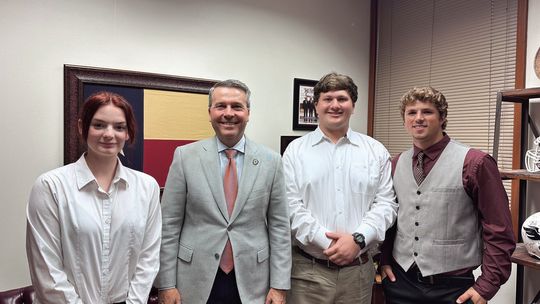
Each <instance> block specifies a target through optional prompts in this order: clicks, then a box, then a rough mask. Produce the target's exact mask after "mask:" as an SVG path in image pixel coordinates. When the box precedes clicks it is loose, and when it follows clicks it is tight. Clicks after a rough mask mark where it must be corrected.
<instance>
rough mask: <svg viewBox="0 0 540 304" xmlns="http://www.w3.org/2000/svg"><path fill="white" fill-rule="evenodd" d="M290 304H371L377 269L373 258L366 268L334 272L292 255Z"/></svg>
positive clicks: (350, 268)
mask: <svg viewBox="0 0 540 304" xmlns="http://www.w3.org/2000/svg"><path fill="white" fill-rule="evenodd" d="M292 258H293V266H292V276H291V290H289V292H288V294H287V303H288V304H315V303H317V304H319V303H320V304H353V303H354V304H370V303H371V291H372V286H373V279H374V277H375V268H374V267H373V262H372V260H371V257H370V259H369V261H368V262H367V263H365V264H363V265H359V266H350V267H343V268H340V269H332V268H328V267H327V266H324V265H321V264H318V263H314V262H312V261H311V260H309V259H307V258H305V257H304V256H302V255H300V254H299V253H298V252H296V250H293V254H292Z"/></svg>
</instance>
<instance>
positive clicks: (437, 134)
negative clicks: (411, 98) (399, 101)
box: [403, 100, 445, 149]
mask: <svg viewBox="0 0 540 304" xmlns="http://www.w3.org/2000/svg"><path fill="white" fill-rule="evenodd" d="M403 119H404V125H405V129H406V130H407V132H408V133H409V134H410V135H411V136H412V138H413V143H414V145H415V146H417V147H419V148H421V149H426V148H429V147H430V146H432V145H433V144H435V143H437V142H439V141H440V140H441V139H442V138H443V137H444V134H443V124H444V122H445V119H443V118H442V117H441V115H440V113H439V111H438V110H437V108H436V107H435V105H433V103H431V102H421V101H418V100H417V101H415V102H413V103H410V104H408V105H407V106H405V112H404V117H403Z"/></svg>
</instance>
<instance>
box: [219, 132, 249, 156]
mask: <svg viewBox="0 0 540 304" xmlns="http://www.w3.org/2000/svg"><path fill="white" fill-rule="evenodd" d="M216 140H217V148H218V153H220V152H222V151H224V150H227V149H235V150H236V151H238V152H241V153H245V152H244V151H245V150H246V136H245V135H243V136H242V138H240V140H239V141H238V142H237V143H236V145H234V146H233V147H227V146H226V145H225V144H224V143H222V142H221V141H220V140H219V138H218V137H217V136H216Z"/></svg>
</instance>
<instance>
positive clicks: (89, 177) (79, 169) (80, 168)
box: [75, 153, 129, 190]
mask: <svg viewBox="0 0 540 304" xmlns="http://www.w3.org/2000/svg"><path fill="white" fill-rule="evenodd" d="M85 155H86V153H84V154H83V155H82V156H81V157H80V158H79V159H78V160H77V161H76V162H75V175H76V178H77V188H78V189H79V190H81V189H82V188H84V187H85V186H86V185H88V184H90V183H92V182H94V183H95V185H96V186H97V185H98V183H97V181H96V178H95V177H94V174H92V171H91V170H90V168H88V163H86V158H85V157H84V156H85ZM117 161H118V165H117V166H116V173H115V174H114V178H113V184H115V183H117V182H119V181H122V182H124V183H125V184H126V186H129V184H128V181H127V174H126V168H125V167H124V165H122V162H121V161H120V159H118V158H117Z"/></svg>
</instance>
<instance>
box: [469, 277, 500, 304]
mask: <svg viewBox="0 0 540 304" xmlns="http://www.w3.org/2000/svg"><path fill="white" fill-rule="evenodd" d="M472 288H473V289H474V290H476V292H478V294H480V295H481V296H482V298H484V299H485V300H486V301H489V300H491V298H493V297H494V296H495V294H496V293H497V291H499V286H495V285H493V284H491V283H490V282H488V281H486V280H483V279H482V278H478V280H477V281H476V283H474V285H473V286H472Z"/></svg>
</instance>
